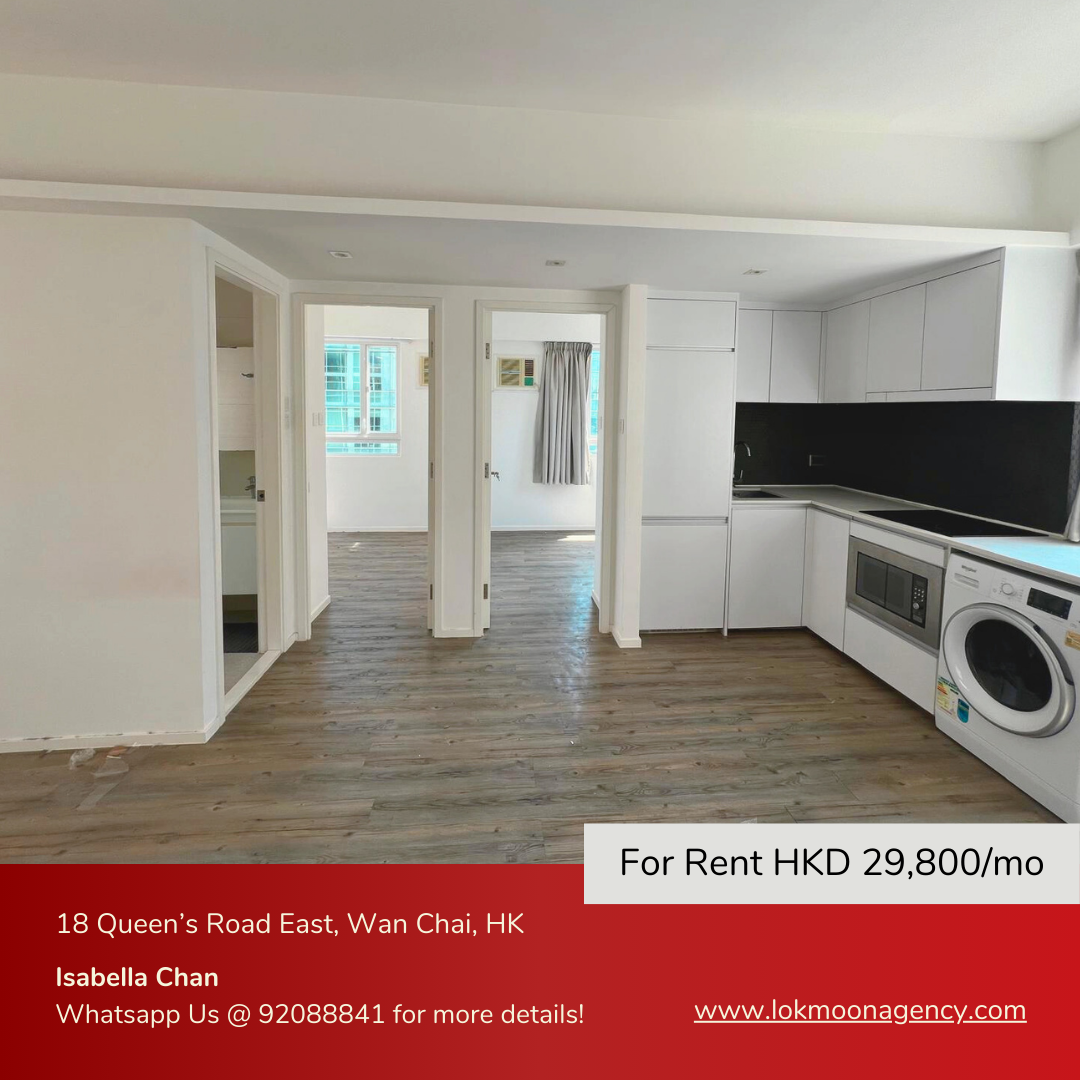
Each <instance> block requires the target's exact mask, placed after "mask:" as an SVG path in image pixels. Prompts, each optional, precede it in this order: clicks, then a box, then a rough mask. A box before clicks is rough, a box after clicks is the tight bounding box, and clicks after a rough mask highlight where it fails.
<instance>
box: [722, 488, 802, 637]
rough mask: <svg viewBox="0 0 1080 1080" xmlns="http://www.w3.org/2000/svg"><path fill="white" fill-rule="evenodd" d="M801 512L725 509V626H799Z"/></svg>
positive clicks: (770, 507) (746, 505)
mask: <svg viewBox="0 0 1080 1080" xmlns="http://www.w3.org/2000/svg"><path fill="white" fill-rule="evenodd" d="M805 537H806V507H804V506H798V505H792V504H786V505H785V504H776V503H770V504H769V505H758V504H750V503H743V504H739V503H736V504H735V505H734V506H732V508H731V562H730V567H729V577H730V597H729V600H728V626H729V627H731V628H732V629H738V628H748V627H762V626H802V622H803V556H804V552H803V547H804V543H805Z"/></svg>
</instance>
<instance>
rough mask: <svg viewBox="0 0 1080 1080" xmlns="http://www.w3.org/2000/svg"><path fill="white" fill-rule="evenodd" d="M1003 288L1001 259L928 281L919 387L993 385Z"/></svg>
mask: <svg viewBox="0 0 1080 1080" xmlns="http://www.w3.org/2000/svg"><path fill="white" fill-rule="evenodd" d="M1000 291H1001V264H1000V263H999V262H993V263H988V264H987V265H985V266H976V267H975V268H974V269H971V270H964V271H962V272H961V273H959V274H950V275H949V276H948V277H942V278H937V279H936V280H934V281H931V282H928V283H927V286H926V326H925V329H924V331H923V361H922V367H923V376H922V385H921V387H920V389H922V390H955V389H963V388H966V387H975V386H992V385H993V382H994V357H995V354H996V351H997V335H998V298H999V296H1000ZM895 389H898V390H899V389H903V387H896V388H895Z"/></svg>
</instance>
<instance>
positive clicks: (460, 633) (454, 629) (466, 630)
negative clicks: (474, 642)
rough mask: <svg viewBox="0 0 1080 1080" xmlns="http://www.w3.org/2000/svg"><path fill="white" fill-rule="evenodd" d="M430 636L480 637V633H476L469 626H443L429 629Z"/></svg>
mask: <svg viewBox="0 0 1080 1080" xmlns="http://www.w3.org/2000/svg"><path fill="white" fill-rule="evenodd" d="M431 636H432V637H437V638H454V637H482V636H483V635H482V634H477V633H476V631H475V630H473V628H472V627H471V626H444V627H441V628H440V629H436V630H432V631H431Z"/></svg>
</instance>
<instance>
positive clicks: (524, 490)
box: [491, 311, 604, 529]
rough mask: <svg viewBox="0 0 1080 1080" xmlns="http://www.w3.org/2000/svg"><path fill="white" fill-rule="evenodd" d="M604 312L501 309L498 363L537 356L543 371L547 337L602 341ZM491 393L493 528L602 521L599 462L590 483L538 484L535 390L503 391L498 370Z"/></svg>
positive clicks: (495, 333) (587, 525) (588, 525)
mask: <svg viewBox="0 0 1080 1080" xmlns="http://www.w3.org/2000/svg"><path fill="white" fill-rule="evenodd" d="M603 324H604V320H603V318H602V316H600V315H568V314H557V313H553V312H518V311H496V312H493V313H492V316H491V334H492V364H493V365H496V367H495V371H496V373H497V371H498V367H497V365H498V358H499V357H500V356H503V355H505V356H531V357H533V358H534V359H535V360H536V361H537V364H536V371H537V374H538V375H539V374H541V364H542V360H543V355H544V342H545V341H591V342H592V343H593V344H594V345H601V344H602V337H603ZM492 385H493V386H494V387H495V389H494V390H493V391H492V396H491V467H492V468H493V469H495V470H497V471H498V473H499V479H498V480H495V481H493V482H492V485H491V527H492V528H493V529H592V528H593V527H594V525H595V522H596V468H595V466H596V462H595V459H594V461H593V481H592V482H591V483H589V484H586V485H580V486H579V485H571V484H534V483H533V450H534V446H535V431H536V409H537V404H538V402H539V399H540V395H539V393H538V392H537V390H536V389H535V388H512V389H500V388H499V381H498V377H497V374H496V376H495V378H494V379H493V381H492Z"/></svg>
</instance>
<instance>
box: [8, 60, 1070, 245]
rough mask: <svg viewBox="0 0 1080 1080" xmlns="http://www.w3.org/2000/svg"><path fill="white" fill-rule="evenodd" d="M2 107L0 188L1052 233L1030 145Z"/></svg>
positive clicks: (626, 126) (71, 103)
mask: <svg viewBox="0 0 1080 1080" xmlns="http://www.w3.org/2000/svg"><path fill="white" fill-rule="evenodd" d="M0 100H4V101H9V102H18V108H7V109H2V110H0V176H3V177H6V178H13V179H38V180H71V181H90V182H99V183H118V184H147V185H157V186H178V187H193V188H218V189H226V190H240V191H277V192H295V193H307V194H328V195H368V196H383V197H389V198H405V199H449V200H463V201H472V202H498V203H526V204H534V205H542V206H552V205H558V206H577V207H606V208H614V209H633V210H667V211H684V212H691V213H714V214H736V215H749V216H762V217H784V218H820V219H827V220H843V221H869V222H887V223H896V222H899V223H907V224H923V225H971V226H976V225H979V226H997V227H1010V228H1054V227H1060V224H1061V223H1060V222H1059V221H1058V220H1057V219H1056V218H1055V219H1050V218H1048V217H1047V216H1046V215H1044V214H1042V212H1041V209H1040V206H1039V204H1038V202H1037V199H1038V168H1039V163H1040V154H1039V148H1038V147H1037V146H1036V145H1034V144H1029V143H1017V142H1006V141H992V140H969V139H953V138H944V137H940V136H916V135H883V134H874V135H869V134H861V133H858V132H849V131H809V130H805V129H798V128H787V127H776V126H768V125H764V124H754V125H746V126H733V125H722V124H716V125H704V124H701V123H695V122H691V121H678V120H658V119H645V118H636V117H627V116H597V115H589V114H584V113H572V112H559V111H542V110H527V109H512V108H492V107H475V106H458V105H435V104H424V103H418V102H407V101H392V100H376V99H369V98H367V99H366V98H348V97H338V96H332V95H329V94H326V95H318V94H310V95H309V94H295V93H275V92H256V91H245V90H226V89H207V88H199V87H182V86H151V85H140V84H135V83H120V82H105V81H100V80H87V79H59V78H47V77H38V76H27V75H3V76H0ZM42 132H48V138H43V137H42ZM372 147H377V148H382V149H383V150H385V149H386V148H388V147H392V150H393V152H391V153H387V152H377V153H372ZM571 161H572V162H573V167H572V168H571V167H567V166H566V164H565V163H566V162H571Z"/></svg>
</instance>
